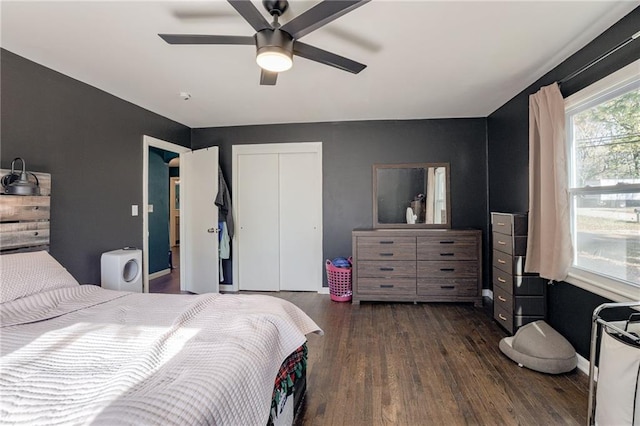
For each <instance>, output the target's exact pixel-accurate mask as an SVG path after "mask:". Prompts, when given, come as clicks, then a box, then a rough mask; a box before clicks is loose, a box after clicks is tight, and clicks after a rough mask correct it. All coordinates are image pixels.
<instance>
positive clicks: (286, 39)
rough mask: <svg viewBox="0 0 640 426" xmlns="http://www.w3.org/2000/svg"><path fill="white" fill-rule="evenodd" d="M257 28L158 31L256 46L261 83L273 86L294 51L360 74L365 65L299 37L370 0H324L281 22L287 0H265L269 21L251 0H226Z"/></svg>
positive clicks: (177, 39) (196, 40)
mask: <svg viewBox="0 0 640 426" xmlns="http://www.w3.org/2000/svg"><path fill="white" fill-rule="evenodd" d="M227 1H228V2H229V3H230V4H231V6H233V8H234V9H235V10H236V11H237V12H238V13H239V14H240V15H241V16H242V17H243V18H244V19H245V20H246V21H247V22H248V23H249V24H250V25H251V26H252V27H253V29H254V30H256V31H257V32H256V33H255V34H254V35H253V36H230V35H199V34H158V35H159V36H160V37H161V38H162V39H163V40H164V41H166V42H167V43H169V44H239V45H255V46H256V62H257V63H258V65H259V66H260V68H261V73H260V84H261V85H268V86H273V85H275V84H276V80H277V78H278V73H279V72H282V71H286V70H288V69H290V68H291V66H292V65H293V60H292V58H293V55H296V56H300V57H303V58H306V59H310V60H312V61H315V62H320V63H321V64H325V65H329V66H332V67H335V68H338V69H341V70H344V71H348V72H351V73H353V74H358V73H359V72H360V71H362V70H363V69H365V68H366V65H364V64H361V63H359V62H356V61H353V60H351V59H348V58H345V57H343V56H340V55H336V54H335V53H331V52H327V51H326V50H322V49H319V48H317V47H314V46H311V45H308V44H306V43H302V42H300V41H299V39H300V38H302V37H304V36H305V35H307V34H309V33H310V32H312V31H315V30H317V29H318V28H320V27H322V26H323V25H326V24H328V23H329V22H331V21H333V20H335V19H338V18H339V17H341V16H342V15H345V14H346V13H348V12H351V11H352V10H354V9H356V8H358V7H360V6H362V5H363V4H365V3H367V2H369V1H371V0H324V1H322V2H320V3H318V4H317V5H315V6H314V7H312V8H311V9H309V10H307V11H306V12H304V13H302V14H301V15H299V16H297V17H295V18H293V19H292V20H291V21H289V22H287V23H286V24H284V25H280V23H279V22H278V17H279V16H281V15H282V14H283V13H284V12H285V11H286V10H287V8H288V7H289V2H288V1H287V0H263V1H262V4H263V6H264V7H265V9H267V11H268V12H269V14H270V15H271V16H272V17H273V22H272V23H271V24H269V23H268V22H267V20H266V19H265V18H264V16H262V14H261V13H260V11H259V10H258V9H257V8H256V7H255V6H254V5H253V3H251V1H250V0H227Z"/></svg>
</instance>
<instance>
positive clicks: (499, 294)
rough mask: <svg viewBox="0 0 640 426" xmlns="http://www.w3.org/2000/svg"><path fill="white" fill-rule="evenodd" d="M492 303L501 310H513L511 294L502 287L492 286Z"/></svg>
mask: <svg viewBox="0 0 640 426" xmlns="http://www.w3.org/2000/svg"><path fill="white" fill-rule="evenodd" d="M493 304H494V306H498V307H500V308H502V310H503V311H507V312H512V311H513V296H512V295H511V293H509V292H507V291H505V289H504V288H502V287H494V288H493Z"/></svg>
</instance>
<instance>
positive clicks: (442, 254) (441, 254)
mask: <svg viewBox="0 0 640 426" xmlns="http://www.w3.org/2000/svg"><path fill="white" fill-rule="evenodd" d="M440 256H455V253H440Z"/></svg>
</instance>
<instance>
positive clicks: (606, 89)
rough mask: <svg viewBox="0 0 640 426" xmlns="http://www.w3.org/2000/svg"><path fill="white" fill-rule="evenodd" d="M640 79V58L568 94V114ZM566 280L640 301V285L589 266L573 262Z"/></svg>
mask: <svg viewBox="0 0 640 426" xmlns="http://www.w3.org/2000/svg"><path fill="white" fill-rule="evenodd" d="M639 82H640V59H639V60H636V61H634V62H632V63H631V64H629V65H627V66H626V67H624V68H621V69H620V70H618V71H616V72H614V73H612V74H609V75H608V76H606V77H604V78H603V79H601V80H598V81H596V82H595V83H593V84H591V85H590V86H587V87H585V88H584V89H582V90H580V91H578V92H576V93H574V94H573V95H571V96H569V97H567V98H566V99H565V116H567V117H568V116H569V114H571V113H572V112H573V111H575V110H577V109H579V108H581V107H582V106H584V105H585V104H593V103H597V102H598V100H599V99H600V98H602V97H604V96H606V95H608V94H609V93H611V92H613V91H624V89H625V88H626V87H628V86H630V85H634V84H638V83H639ZM567 149H568V150H569V154H570V153H571V146H570V143H569V141H567ZM568 158H571V155H569V156H568ZM569 166H570V165H569ZM569 172H570V170H569V169H567V173H569ZM631 187H634V188H633V189H635V187H637V185H629V187H627V188H625V189H632V188H631ZM603 189H604V190H605V191H606V190H607V189H612V190H613V191H612V192H624V190H623V191H620V190H621V188H619V187H618V188H607V187H600V188H598V189H596V191H598V192H602V190H603ZM634 192H635V191H634ZM572 212H573V210H572ZM572 214H573V213H572ZM573 238H574V235H573V230H572V239H573ZM565 281H566V282H567V283H569V284H572V285H575V286H576V287H579V288H582V289H584V290H587V291H589V292H591V293H595V294H597V295H599V296H602V297H605V298H607V299H609V300H612V301H614V302H627V301H637V300H640V285H636V284H633V283H629V282H626V281H622V280H617V279H614V278H611V277H607V276H605V275H602V274H598V273H593V272H590V271H587V270H585V269H581V268H577V267H574V266H573V263H572V266H571V267H570V268H569V274H568V276H567V278H566V279H565Z"/></svg>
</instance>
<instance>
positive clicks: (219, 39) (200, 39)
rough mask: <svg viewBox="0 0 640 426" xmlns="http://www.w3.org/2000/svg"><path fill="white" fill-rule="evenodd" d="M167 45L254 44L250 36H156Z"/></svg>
mask: <svg viewBox="0 0 640 426" xmlns="http://www.w3.org/2000/svg"><path fill="white" fill-rule="evenodd" d="M158 35H159V36H160V37H161V38H162V39H163V40H164V41H166V42H167V43H169V44H242V45H249V46H253V45H255V44H256V41H255V39H254V38H253V37H252V36H227V35H199V34H158Z"/></svg>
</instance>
